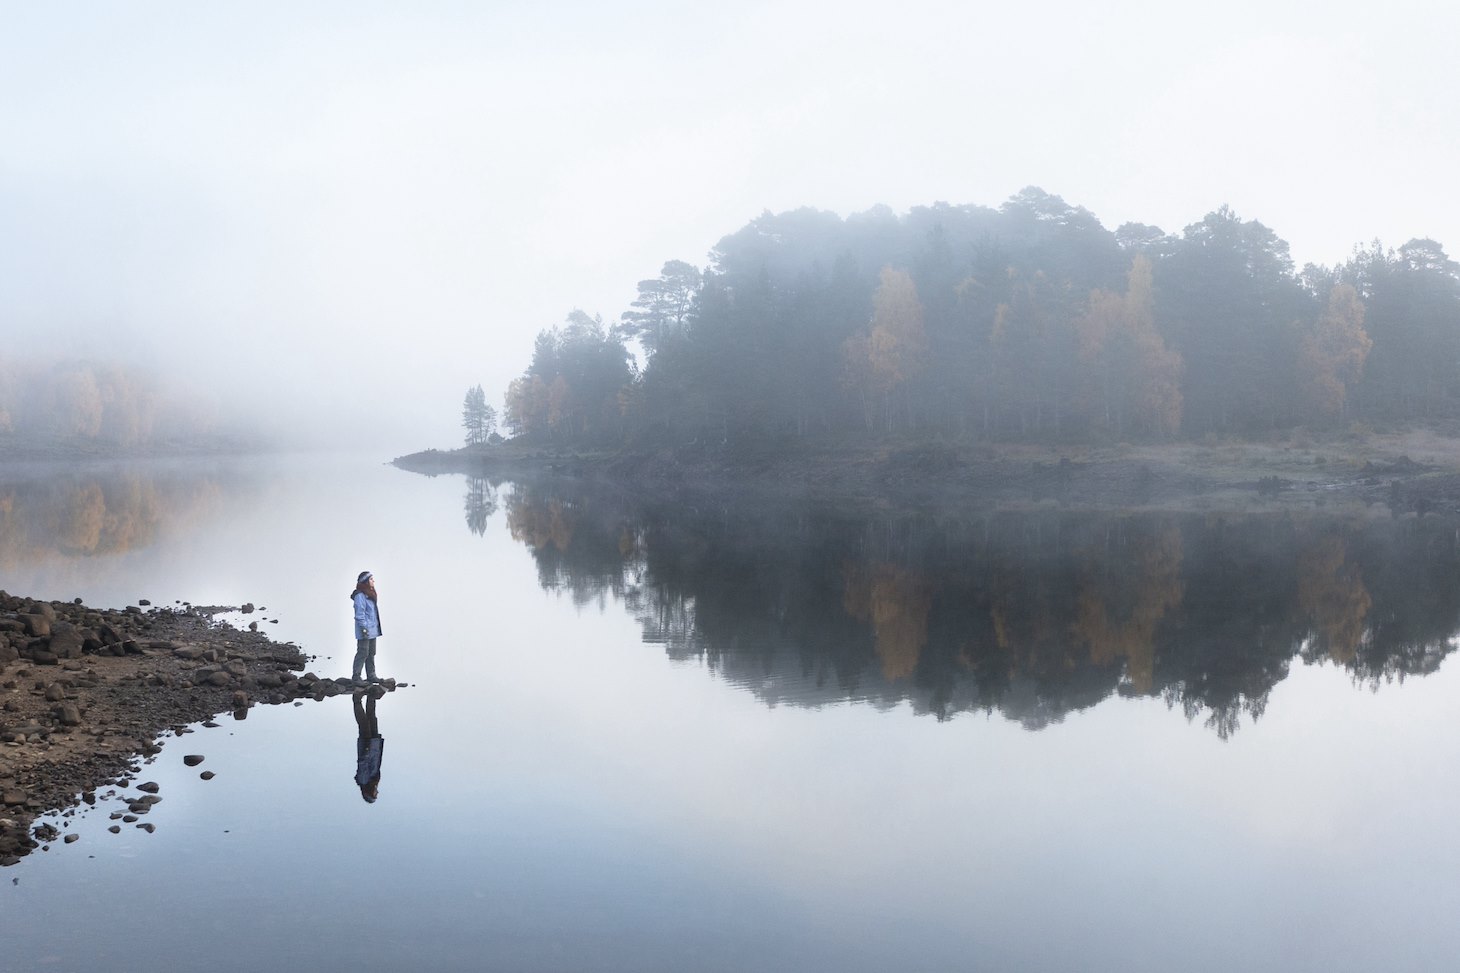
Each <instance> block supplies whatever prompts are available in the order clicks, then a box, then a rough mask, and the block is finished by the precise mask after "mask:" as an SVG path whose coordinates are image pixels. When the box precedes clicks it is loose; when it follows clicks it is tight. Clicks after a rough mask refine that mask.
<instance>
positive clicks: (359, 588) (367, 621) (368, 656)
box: [350, 571, 380, 682]
mask: <svg viewBox="0 0 1460 973" xmlns="http://www.w3.org/2000/svg"><path fill="white" fill-rule="evenodd" d="M350 600H351V601H352V602H354V603H355V666H354V669H353V671H352V674H351V678H352V679H354V680H355V681H356V682H359V681H360V669H361V667H362V666H363V667H364V670H365V678H366V679H369V680H370V681H371V682H375V681H376V678H375V640H376V639H378V638H380V603H379V599H378V598H377V597H376V594H375V575H373V574H371V573H370V572H369V571H361V572H360V577H358V578H357V579H355V590H354V591H352V592H350Z"/></svg>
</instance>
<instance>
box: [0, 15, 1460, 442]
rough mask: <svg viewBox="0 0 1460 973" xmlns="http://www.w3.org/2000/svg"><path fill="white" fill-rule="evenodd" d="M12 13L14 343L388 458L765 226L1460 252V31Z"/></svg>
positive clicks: (897, 19)
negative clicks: (1068, 214)
mask: <svg viewBox="0 0 1460 973" xmlns="http://www.w3.org/2000/svg"><path fill="white" fill-rule="evenodd" d="M296 6H297V5H292V4H263V3H260V4H248V5H235V6H230V7H226V8H225V7H223V6H221V5H196V4H186V3H172V2H158V3H148V4H87V3H72V4H67V5H39V4H26V3H6V4H4V10H3V14H4V23H5V28H4V30H3V32H0V90H3V91H4V92H5V94H4V95H3V96H0V131H3V132H4V137H3V140H0V334H3V335H4V337H5V339H6V341H5V347H6V349H7V354H8V355H10V356H13V357H14V358H16V359H17V360H20V361H22V362H35V361H46V360H51V359H61V358H90V359H101V360H106V361H112V360H116V361H120V362H123V363H129V364H132V363H135V364H139V365H142V366H145V367H147V368H148V369H150V370H152V371H155V372H156V373H157V374H159V375H160V376H161V377H160V378H159V379H158V382H159V384H160V385H163V386H166V387H167V388H169V389H178V390H181V391H183V392H185V393H186V394H189V395H196V396H198V397H200V398H205V399H208V400H210V401H213V402H215V403H216V407H217V408H219V409H220V410H221V411H222V414H224V415H226V416H229V417H233V418H235V419H237V420H239V421H242V422H246V423H257V424H258V425H259V426H260V427H261V428H263V429H266V430H272V431H276V432H283V433H287V434H288V436H290V437H293V438H296V439H300V440H304V441H308V442H313V443H333V444H339V445H349V446H363V447H368V448H371V449H379V450H380V451H381V452H382V453H394V452H402V451H406V450H409V449H415V448H421V447H425V446H432V445H435V446H450V445H454V444H456V443H457V442H458V441H459V440H460V424H459V423H460V409H461V401H462V395H463V392H464V391H465V389H466V388H467V387H469V386H471V385H474V384H477V383H481V384H482V385H483V386H484V387H485V389H486V390H487V393H488V396H489V399H490V400H491V401H493V402H495V403H497V404H498V405H499V406H500V400H501V395H502V391H503V389H504V388H505V386H506V385H507V383H508V382H509V381H510V380H511V379H512V378H513V377H514V376H516V375H518V374H520V373H521V371H522V369H523V367H524V366H525V364H526V363H527V360H528V358H529V356H530V354H531V349H532V341H533V338H534V336H535V335H536V334H537V332H538V331H539V330H541V329H543V328H546V327H549V326H552V325H554V324H557V323H558V322H560V321H562V320H563V318H564V316H565V315H566V313H567V312H569V311H570V310H572V309H574V308H582V309H584V310H586V311H588V312H590V313H600V314H602V315H603V317H604V318H605V319H606V320H609V321H612V320H614V319H616V318H617V317H618V315H619V314H620V313H621V312H622V311H624V310H625V309H627V308H628V306H629V303H630V301H632V300H633V299H634V296H635V285H636V282H637V281H639V280H641V279H644V278H646V277H651V276H653V275H654V274H656V273H657V272H658V270H659V268H660V267H661V265H662V264H663V263H664V261H666V260H669V259H683V260H687V261H689V262H691V263H694V264H696V265H697V266H701V267H703V266H704V265H705V263H706V254H707V252H708V251H709V249H710V248H711V247H713V246H714V245H715V243H716V241H717V240H719V239H720V238H721V237H722V236H724V235H726V234H729V233H732V232H734V231H735V230H737V229H739V228H740V227H741V226H743V225H745V223H746V222H747V221H749V220H750V219H752V218H754V217H756V216H757V215H758V214H760V213H762V212H765V211H771V212H780V211H784V210H788V209H793V208H797V207H802V206H810V207H816V208H819V209H825V210H830V211H833V212H836V213H838V214H841V215H844V216H845V215H848V214H851V213H855V212H859V211H863V210H866V209H868V208H870V207H872V206H874V205H876V204H886V205H888V206H890V207H892V208H893V209H894V210H896V211H898V212H902V211H905V210H907V209H908V208H910V207H914V206H919V205H926V204H930V203H933V202H935V201H938V200H946V201H948V202H951V203H954V204H962V203H980V204H986V205H997V204H998V203H999V202H1000V201H1002V200H1004V199H1005V198H1007V197H1009V196H1010V195H1011V194H1012V193H1014V192H1016V191H1018V190H1019V189H1020V188H1021V187H1023V186H1026V185H1038V186H1041V187H1043V188H1044V189H1046V190H1048V191H1049V192H1051V193H1057V194H1060V195H1062V196H1063V197H1064V198H1066V199H1068V200H1070V201H1071V202H1073V203H1077V204H1079V205H1082V206H1085V207H1087V208H1089V209H1090V210H1091V211H1092V212H1093V213H1094V214H1095V216H1097V217H1098V218H1099V219H1100V220H1101V222H1102V223H1104V225H1105V226H1107V227H1111V228H1114V227H1115V226H1117V225H1119V224H1121V223H1124V222H1127V221H1138V222H1143V223H1150V224H1154V225H1158V226H1161V227H1162V228H1164V229H1165V230H1167V231H1168V232H1174V231H1179V230H1180V228H1181V227H1183V226H1185V225H1187V224H1189V223H1193V222H1195V221H1197V220H1200V219H1201V217H1202V215H1203V214H1204V213H1207V212H1209V211H1211V210H1213V209H1215V208H1217V207H1218V206H1220V205H1222V204H1230V205H1231V206H1232V207H1233V209H1234V210H1236V211H1238V212H1239V213H1241V214H1242V215H1243V216H1245V217H1248V218H1252V219H1258V220H1261V221H1263V222H1264V223H1265V224H1266V225H1268V226H1270V227H1272V228H1273V230H1274V231H1275V232H1276V233H1278V234H1279V235H1280V236H1281V237H1282V238H1283V239H1285V240H1287V241H1288V242H1289V243H1290V244H1291V247H1292V254H1293V257H1294V259H1295V260H1296V262H1297V263H1298V264H1299V265H1300V266H1301V265H1302V264H1303V263H1305V262H1310V261H1311V262H1315V263H1323V264H1333V263H1337V262H1339V261H1342V260H1343V259H1344V258H1345V257H1346V256H1347V255H1348V254H1349V252H1350V250H1351V248H1352V247H1353V246H1354V245H1355V244H1356V243H1360V242H1364V241H1368V240H1370V239H1372V238H1374V237H1376V236H1377V237H1381V238H1383V239H1384V240H1385V242H1386V243H1389V244H1399V243H1402V242H1403V241H1404V240H1407V239H1410V238H1412V237H1424V236H1428V237H1433V238H1434V239H1436V240H1439V241H1441V242H1443V243H1446V244H1448V245H1449V246H1450V247H1451V248H1452V249H1453V248H1455V247H1457V246H1460V232H1456V231H1457V230H1460V201H1457V200H1456V199H1455V198H1453V195H1452V194H1445V193H1440V192H1436V190H1437V189H1438V188H1439V187H1442V186H1445V185H1447V180H1448V179H1449V177H1450V173H1449V172H1448V167H1449V160H1451V159H1453V158H1454V157H1455V156H1456V150H1457V149H1460V145H1457V126H1456V123H1455V121H1454V115H1453V112H1452V111H1451V109H1450V106H1449V104H1448V97H1449V92H1451V91H1453V90H1454V88H1455V84H1454V82H1455V80H1456V79H1455V77H1454V75H1455V73H1456V71H1457V68H1456V66H1455V62H1454V60H1453V58H1451V57H1449V55H1448V51H1447V50H1446V49H1445V48H1446V47H1448V45H1449V41H1450V38H1452V37H1453V36H1455V32H1456V28H1457V27H1460V23H1457V21H1460V14H1457V13H1456V12H1455V11H1453V10H1448V9H1445V10H1441V9H1434V8H1431V7H1429V6H1427V5H1419V4H1415V5H1407V4H1399V5H1391V7H1390V8H1388V9H1387V10H1386V11H1385V12H1384V14H1383V15H1382V18H1381V19H1377V20H1376V15H1375V13H1374V10H1373V8H1372V6H1370V5H1364V6H1360V5H1359V4H1357V3H1348V4H1333V5H1329V6H1327V7H1325V8H1324V12H1323V15H1322V17H1317V16H1314V15H1313V14H1312V12H1311V11H1294V12H1291V13H1290V12H1285V11H1282V10H1279V9H1275V8H1273V7H1272V6H1271V5H1268V4H1257V3H1243V4H1231V5H1226V6H1224V7H1223V8H1222V9H1221V10H1220V12H1216V11H1213V12H1211V13H1203V14H1196V13H1188V12H1186V11H1185V10H1184V9H1182V8H1180V7H1179V6H1173V5H1155V4H1145V3H1125V4H1115V5H1105V6H1101V7H1099V8H1095V7H1090V6H1088V5H1083V4H1049V3H1043V4H1026V5H1020V6H1019V7H1018V9H1014V8H1013V7H1012V6H1011V7H1010V8H1008V9H1003V10H993V11H991V10H988V9H986V8H981V6H980V5H967V4H954V3H946V4H939V3H917V2H914V3H907V4H900V5H895V6H888V5H885V4H875V5H874V4H860V3H854V4H839V5H835V6H834V7H833V6H828V5H822V4H809V3H789V4H787V3H776V4H770V3H764V4H760V3H740V4H733V5H722V6H720V7H716V8H713V9H709V8H704V7H703V6H702V5H689V6H685V5H682V4H668V3H664V4H629V5H620V4H615V5H608V6H607V7H605V6H604V5H597V4H581V5H580V4H572V5H546V6H542V7H539V6H538V5H529V4H493V5H490V7H489V8H488V9H481V7H480V6H479V5H476V4H467V3H431V4H413V5H411V7H412V9H410V10H406V9H401V8H399V7H398V6H397V5H387V4H361V3H348V4H347V3H325V2H321V3H314V4H310V5H308V10H307V11H301V10H298V9H296Z"/></svg>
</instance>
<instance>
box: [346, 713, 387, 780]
mask: <svg viewBox="0 0 1460 973" xmlns="http://www.w3.org/2000/svg"><path fill="white" fill-rule="evenodd" d="M352 695H353V699H354V702H355V725H356V726H358V727H359V728H360V738H359V739H358V740H356V741H355V783H357V784H359V785H360V796H361V797H363V798H365V802H366V803H367V804H374V803H375V799H376V798H377V797H379V796H380V761H381V759H382V758H384V756H385V737H383V736H381V735H380V724H379V723H378V722H376V719H375V701H376V700H377V699H379V698H380V697H381V696H384V695H385V693H384V692H383V691H382V690H381V689H379V688H378V687H376V688H372V689H371V690H370V691H369V692H368V693H367V692H366V691H365V690H363V689H362V690H360V691H359V692H356V693H354V694H352Z"/></svg>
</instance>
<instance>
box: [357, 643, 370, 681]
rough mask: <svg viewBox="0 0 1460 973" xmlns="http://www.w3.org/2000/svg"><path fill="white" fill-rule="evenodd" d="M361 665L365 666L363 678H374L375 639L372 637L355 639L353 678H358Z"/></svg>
mask: <svg viewBox="0 0 1460 973" xmlns="http://www.w3.org/2000/svg"><path fill="white" fill-rule="evenodd" d="M361 666H364V667H365V678H367V679H374V678H375V640H374V639H356V640H355V668H354V671H353V678H355V679H359V678H360V667H361Z"/></svg>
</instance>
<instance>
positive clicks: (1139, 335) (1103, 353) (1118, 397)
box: [1075, 256, 1183, 435]
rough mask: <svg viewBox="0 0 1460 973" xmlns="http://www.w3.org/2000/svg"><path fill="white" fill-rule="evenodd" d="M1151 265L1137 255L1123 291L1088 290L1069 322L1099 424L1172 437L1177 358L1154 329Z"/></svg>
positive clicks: (1177, 423) (1177, 406) (1176, 422)
mask: <svg viewBox="0 0 1460 973" xmlns="http://www.w3.org/2000/svg"><path fill="white" fill-rule="evenodd" d="M1152 281H1153V277H1152V271H1151V262H1150V261H1149V260H1148V259H1146V258H1145V257H1143V256H1138V257H1136V258H1135V260H1134V261H1133V262H1132V263H1131V269H1130V273H1129V274H1128V275H1127V277H1126V292H1125V293H1124V294H1113V293H1110V292H1108V291H1101V290H1096V291H1093V292H1091V294H1090V300H1089V302H1088V303H1087V305H1086V308H1085V313H1084V314H1082V315H1080V316H1079V317H1078V318H1077V319H1076V320H1075V332H1076V334H1077V335H1078V336H1079V341H1080V361H1081V363H1082V364H1084V365H1085V366H1086V367H1087V369H1088V371H1087V374H1086V378H1087V381H1088V382H1089V384H1090V389H1089V391H1088V392H1087V397H1088V398H1089V400H1090V401H1091V402H1092V403H1093V404H1094V406H1095V409H1096V416H1095V418H1096V420H1097V423H1098V424H1100V425H1105V426H1109V427H1113V428H1114V430H1115V431H1116V432H1117V433H1119V432H1123V431H1124V427H1125V424H1126V423H1127V422H1129V423H1133V424H1134V425H1136V426H1138V427H1141V428H1142V429H1144V430H1146V431H1148V432H1151V433H1155V434H1156V435H1172V434H1174V433H1175V432H1177V430H1178V429H1180V427H1181V415H1182V408H1183V400H1182V395H1181V370H1182V362H1181V355H1180V354H1179V353H1177V352H1175V351H1173V350H1171V349H1169V348H1167V347H1166V342H1165V340H1164V339H1163V338H1162V337H1161V333H1160V331H1158V330H1157V328H1156V314H1155V301H1154V296H1153V284H1152Z"/></svg>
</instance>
